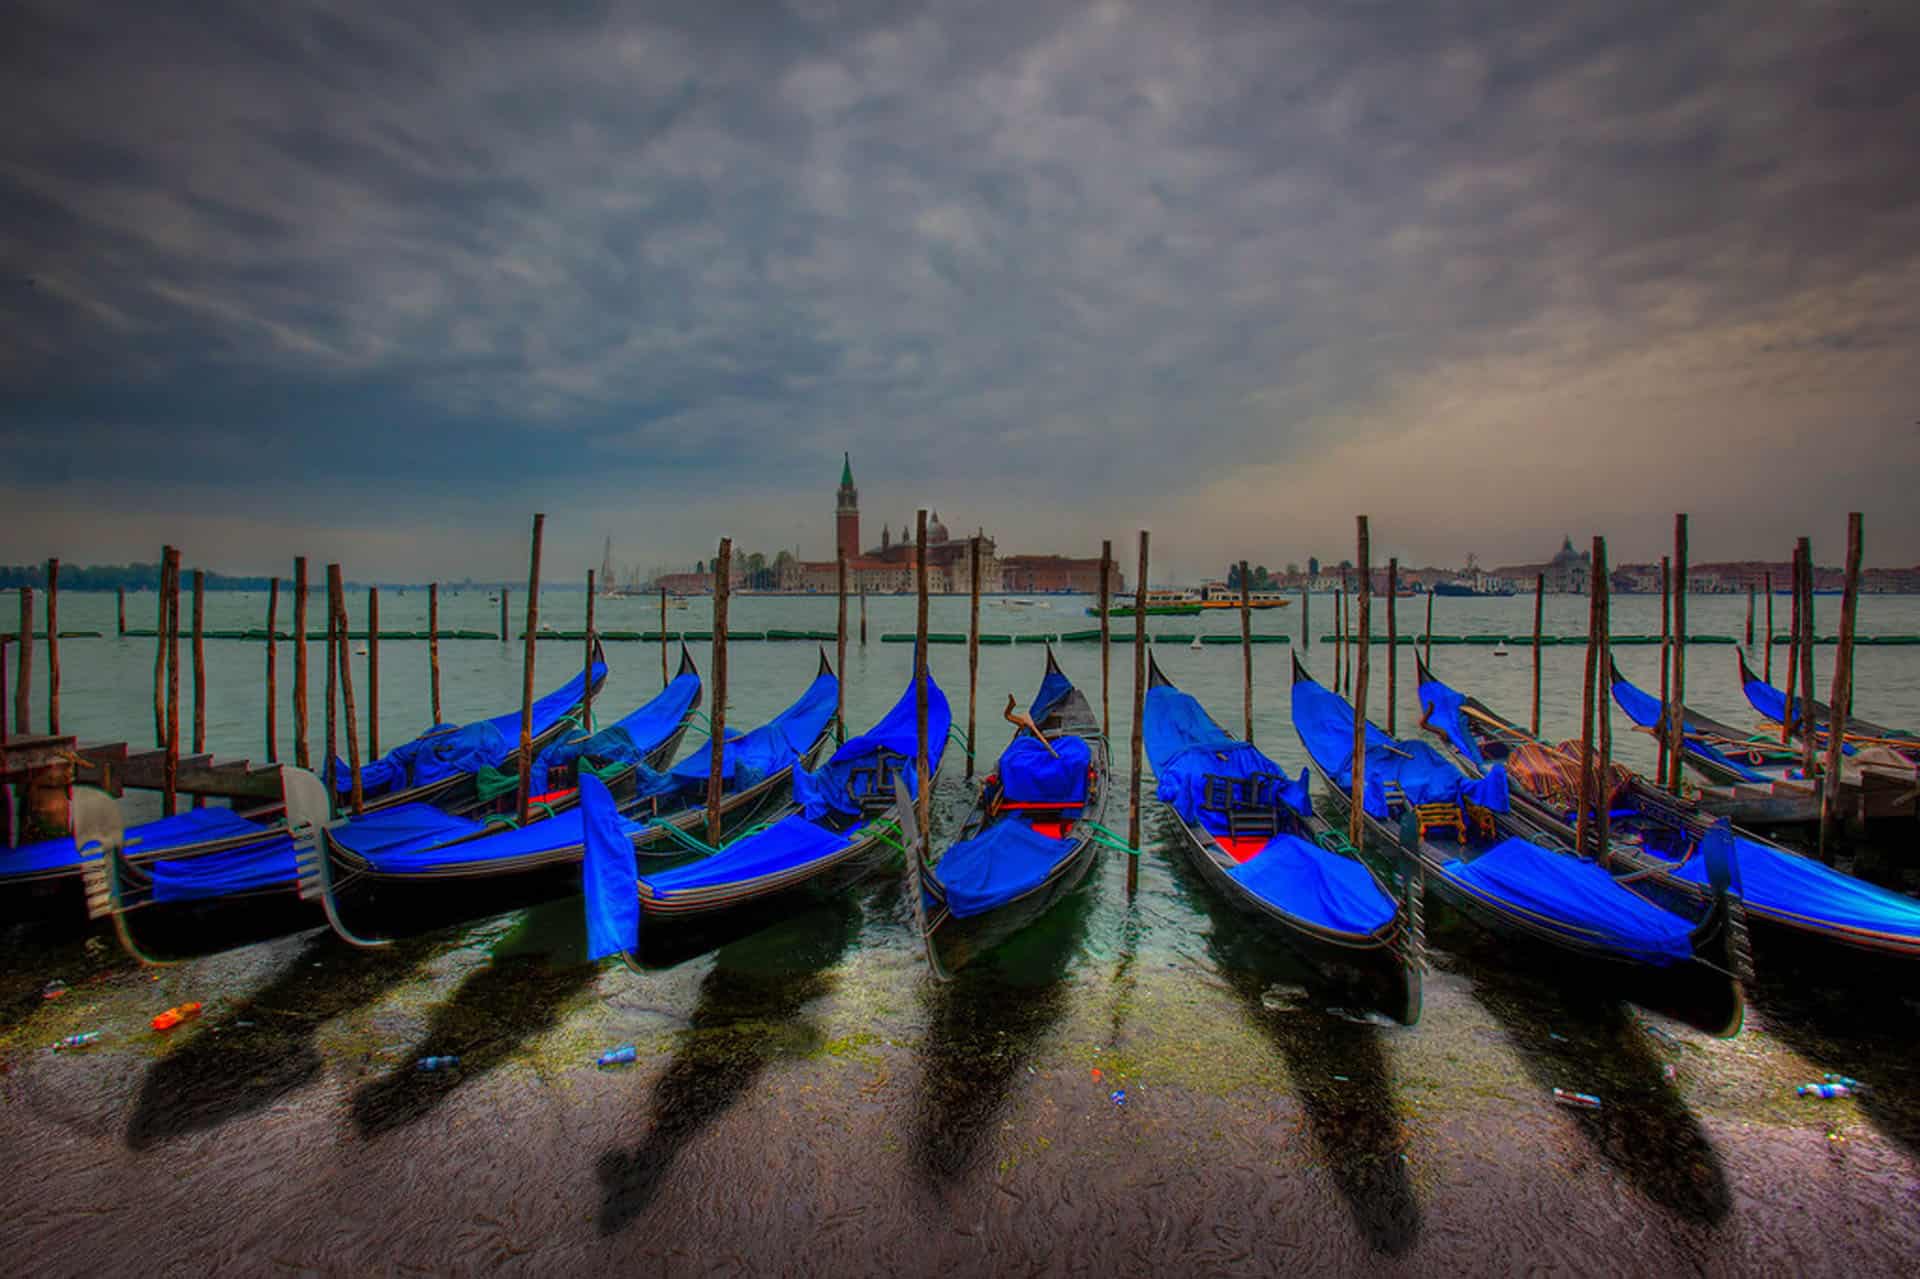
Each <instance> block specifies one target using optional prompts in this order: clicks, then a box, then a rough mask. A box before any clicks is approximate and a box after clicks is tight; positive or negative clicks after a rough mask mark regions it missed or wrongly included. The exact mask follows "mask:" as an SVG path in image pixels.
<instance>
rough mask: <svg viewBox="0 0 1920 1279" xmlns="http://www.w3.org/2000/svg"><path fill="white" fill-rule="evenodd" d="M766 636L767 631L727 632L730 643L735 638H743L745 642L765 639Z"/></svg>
mask: <svg viewBox="0 0 1920 1279" xmlns="http://www.w3.org/2000/svg"><path fill="white" fill-rule="evenodd" d="M766 638H767V633H766V632H765V631H728V632H727V642H728V643H732V642H733V641H734V640H741V641H743V642H744V641H749V640H764V639H766Z"/></svg>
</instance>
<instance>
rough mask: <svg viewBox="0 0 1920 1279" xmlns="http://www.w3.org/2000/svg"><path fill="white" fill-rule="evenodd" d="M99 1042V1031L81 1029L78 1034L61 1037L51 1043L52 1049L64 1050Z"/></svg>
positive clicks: (56, 1050)
mask: <svg viewBox="0 0 1920 1279" xmlns="http://www.w3.org/2000/svg"><path fill="white" fill-rule="evenodd" d="M99 1042H100V1032H99V1031H97V1030H88V1031H82V1032H81V1033H80V1034H78V1035H68V1036H67V1037H66V1038H65V1039H62V1040H59V1041H58V1042H56V1043H55V1044H54V1045H53V1051H55V1052H65V1051H66V1050H67V1049H69V1048H85V1047H86V1046H87V1045H88V1044H97V1043H99Z"/></svg>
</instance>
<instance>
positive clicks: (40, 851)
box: [0, 808, 273, 880]
mask: <svg viewBox="0 0 1920 1279" xmlns="http://www.w3.org/2000/svg"><path fill="white" fill-rule="evenodd" d="M254 833H257V834H260V835H262V836H267V835H270V834H272V833H273V832H271V831H270V830H268V829H267V828H265V827H262V826H261V825H260V824H259V823H258V822H252V821H248V820H247V819H246V818H244V817H241V816H240V815H239V814H237V813H235V812H234V811H233V810H232V809H230V808H191V809H188V810H187V811H186V812H184V813H178V814H176V815H174V816H172V817H162V818H160V819H159V820H158V821H152V822H142V823H140V824H139V825H136V826H129V827H127V829H126V834H125V839H126V843H125V848H126V851H127V853H128V855H129V856H137V855H139V854H141V853H152V852H157V851H159V850H161V849H164V848H179V847H182V846H184V845H187V844H204V843H207V842H209V841H211V840H216V839H230V838H232V837H233V836H235V835H246V834H254ZM98 856H100V850H99V849H98V848H96V847H91V846H90V847H89V848H88V849H87V851H86V853H85V855H84V856H83V855H82V854H81V853H80V852H79V851H78V850H76V849H75V848H74V846H73V837H72V836H71V835H68V836H65V837H63V838H60V839H47V840H41V841H39V842H38V843H33V844H22V845H20V846H19V847H17V848H6V849H0V880H4V879H10V878H13V877H15V876H27V875H42V874H46V873H47V872H49V871H58V870H65V869H73V870H77V869H79V867H80V864H81V863H82V862H83V861H92V860H93V859H94V858H96V857H98Z"/></svg>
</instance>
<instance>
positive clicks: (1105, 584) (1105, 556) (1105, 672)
mask: <svg viewBox="0 0 1920 1279" xmlns="http://www.w3.org/2000/svg"><path fill="white" fill-rule="evenodd" d="M1112 609H1113V541H1112V539H1111V538H1103V539H1102V540H1101V542H1100V736H1101V737H1103V738H1105V739H1106V741H1107V743H1108V747H1107V748H1108V750H1109V751H1111V750H1112V748H1113V747H1112V743H1113V698H1112V693H1111V690H1110V687H1109V686H1110V685H1111V684H1112V683H1113V652H1112V649H1111V648H1110V647H1109V646H1110V645H1111V643H1112V642H1113V619H1112V618H1111V617H1109V616H1108V613H1110V612H1111V611H1112Z"/></svg>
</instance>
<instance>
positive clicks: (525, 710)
mask: <svg viewBox="0 0 1920 1279" xmlns="http://www.w3.org/2000/svg"><path fill="white" fill-rule="evenodd" d="M546 531H547V517H546V515H545V514H544V513H540V512H536V513H535V514H534V517H533V554H532V555H531V556H530V557H529V559H528V561H527V637H526V641H525V650H524V653H523V655H522V657H521V659H520V793H519V802H518V803H517V804H516V806H515V807H516V808H517V810H518V812H519V814H520V824H521V825H522V826H525V825H526V824H527V817H528V816H529V815H530V814H531V813H532V811H533V809H532V805H533V796H532V794H531V793H530V792H529V791H528V789H527V784H528V781H529V780H530V778H531V777H532V775H533V651H534V646H535V644H536V643H537V642H538V640H539V638H540V541H541V538H542V537H543V536H544V535H545V533H546ZM506 602H507V592H506V588H505V587H502V588H501V590H500V607H501V609H502V616H501V632H500V633H501V635H502V636H503V637H504V636H505V634H506V618H505V609H506ZM348 705H352V703H351V702H349V703H348Z"/></svg>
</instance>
